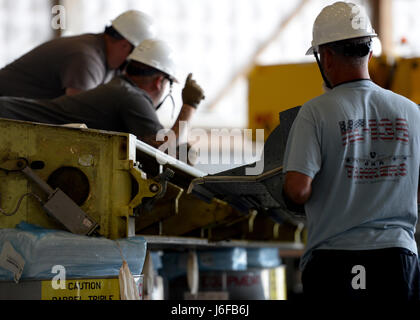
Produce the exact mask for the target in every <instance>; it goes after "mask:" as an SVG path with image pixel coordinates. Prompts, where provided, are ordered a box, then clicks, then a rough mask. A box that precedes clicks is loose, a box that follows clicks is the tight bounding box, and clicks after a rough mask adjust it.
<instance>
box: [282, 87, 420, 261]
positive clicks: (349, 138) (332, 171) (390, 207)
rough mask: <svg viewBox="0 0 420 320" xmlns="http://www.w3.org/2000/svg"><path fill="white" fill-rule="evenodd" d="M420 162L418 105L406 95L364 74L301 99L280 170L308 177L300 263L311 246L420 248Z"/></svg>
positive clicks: (306, 259) (368, 248) (346, 248)
mask: <svg viewBox="0 0 420 320" xmlns="http://www.w3.org/2000/svg"><path fill="white" fill-rule="evenodd" d="M419 167H420V111H419V109H418V106H417V105H416V104H414V103H413V102H411V101H410V100H408V99H406V98H404V97H402V96H399V95H397V94H395V93H393V92H391V91H388V90H385V89H382V88H380V87H379V86H377V85H376V84H374V83H373V82H371V81H369V80H361V81H355V82H348V83H344V84H342V85H339V86H337V87H335V88H334V89H333V90H331V91H330V92H328V93H326V94H324V95H322V96H320V97H317V98H315V99H313V100H311V101H309V102H307V103H306V104H305V105H303V107H302V109H301V110H300V112H299V114H298V116H297V118H296V120H295V122H294V124H293V126H292V129H291V132H290V135H289V139H288V143H287V147H286V153H285V157H284V168H285V171H297V172H300V173H303V174H305V175H307V176H309V177H311V178H313V182H312V195H311V198H310V199H309V201H308V202H307V203H306V204H305V211H306V215H307V223H308V241H307V245H306V250H305V253H304V256H303V258H302V260H301V268H302V269H303V268H304V267H305V265H306V263H307V262H308V260H309V259H310V256H311V252H312V251H313V250H314V249H339V250H370V249H382V248H389V247H402V248H406V249H408V250H410V251H412V252H414V253H417V246H416V242H415V240H414V233H415V227H416V223H417V189H418V183H419Z"/></svg>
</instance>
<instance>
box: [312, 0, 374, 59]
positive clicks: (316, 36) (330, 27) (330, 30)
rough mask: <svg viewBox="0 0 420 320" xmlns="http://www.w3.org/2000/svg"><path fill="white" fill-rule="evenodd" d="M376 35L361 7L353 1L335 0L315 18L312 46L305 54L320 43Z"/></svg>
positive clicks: (315, 48) (316, 48)
mask: <svg viewBox="0 0 420 320" xmlns="http://www.w3.org/2000/svg"><path fill="white" fill-rule="evenodd" d="M376 36H377V34H376V33H375V30H373V28H372V25H371V22H370V19H369V17H368V16H367V14H366V11H365V10H364V8H363V7H361V6H358V5H356V4H354V3H348V2H336V3H334V4H332V5H330V6H327V7H325V8H324V9H323V10H322V11H321V13H320V14H319V15H318V17H317V18H316V20H315V23H314V27H313V40H312V46H311V47H310V48H309V50H308V51H307V52H306V55H310V54H313V53H314V50H316V51H318V50H319V46H320V45H322V44H327V43H331V42H336V41H341V40H347V39H354V38H361V37H376Z"/></svg>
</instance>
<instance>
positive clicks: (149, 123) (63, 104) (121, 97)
mask: <svg viewBox="0 0 420 320" xmlns="http://www.w3.org/2000/svg"><path fill="white" fill-rule="evenodd" d="M0 117H1V118H7V119H15V120H23V121H33V122H40V123H47V124H66V123H84V124H86V125H87V126H88V127H89V128H92V129H101V130H107V131H116V132H124V133H131V134H134V135H136V136H137V137H138V138H139V139H141V138H144V137H148V136H155V135H156V133H157V132H158V131H159V130H160V129H163V126H162V125H161V123H160V122H159V119H158V117H157V115H156V111H155V108H154V106H153V103H152V100H151V98H150V96H149V95H148V94H147V93H146V92H145V91H143V90H142V89H140V88H138V87H137V86H136V85H135V84H134V83H132V82H131V81H130V80H129V79H128V78H127V77H125V76H118V77H115V78H114V79H113V80H112V81H110V82H109V83H107V84H103V85H100V86H98V87H97V88H95V89H93V90H89V91H85V92H82V93H79V94H77V95H74V96H62V97H59V98H57V99H53V100H32V99H26V98H13V97H0Z"/></svg>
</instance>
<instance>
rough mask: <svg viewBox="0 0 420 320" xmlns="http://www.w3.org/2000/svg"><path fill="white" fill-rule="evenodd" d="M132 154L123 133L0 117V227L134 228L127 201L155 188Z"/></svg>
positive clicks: (110, 231)
mask: <svg viewBox="0 0 420 320" xmlns="http://www.w3.org/2000/svg"><path fill="white" fill-rule="evenodd" d="M135 160H136V139H135V137H134V136H132V135H129V134H120V133H110V132H104V131H98V130H89V129H73V128H65V127H61V126H52V125H42V124H35V123H29V122H22V121H13V120H1V119H0V181H1V183H0V208H1V210H2V213H1V214H0V227H1V228H14V227H15V226H16V225H17V224H18V223H20V222H21V221H25V222H29V223H33V224H36V225H39V226H42V227H46V228H51V229H63V228H64V229H69V230H70V231H72V232H74V233H81V234H91V233H93V232H96V233H99V234H100V235H103V236H105V237H108V238H111V239H115V238H121V237H126V236H128V235H130V234H132V235H134V230H135V226H134V215H135V209H136V208H137V207H139V206H140V204H142V202H143V200H145V199H151V198H153V197H156V196H158V195H159V194H160V193H161V191H162V185H161V184H160V183H158V182H157V181H155V180H154V179H149V178H147V176H146V174H145V173H144V172H143V171H142V170H141V169H140V168H138V166H137V164H136V162H135ZM66 196H68V197H67V198H66ZM68 198H70V199H68ZM78 208H79V210H78ZM73 209H74V210H73ZM71 210H73V211H71ZM79 231H80V232H79Z"/></svg>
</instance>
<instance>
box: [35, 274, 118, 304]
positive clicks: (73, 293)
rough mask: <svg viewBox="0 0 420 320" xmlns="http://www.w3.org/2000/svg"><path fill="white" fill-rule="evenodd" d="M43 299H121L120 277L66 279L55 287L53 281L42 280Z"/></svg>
mask: <svg viewBox="0 0 420 320" xmlns="http://www.w3.org/2000/svg"><path fill="white" fill-rule="evenodd" d="M41 294H42V297H41V299H42V300H119V299H120V286H119V281H118V278H111V279H77V280H66V281H65V284H64V285H63V286H61V288H57V289H55V288H54V286H53V281H42V293H41Z"/></svg>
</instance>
